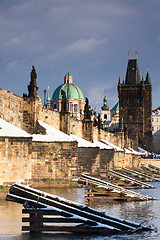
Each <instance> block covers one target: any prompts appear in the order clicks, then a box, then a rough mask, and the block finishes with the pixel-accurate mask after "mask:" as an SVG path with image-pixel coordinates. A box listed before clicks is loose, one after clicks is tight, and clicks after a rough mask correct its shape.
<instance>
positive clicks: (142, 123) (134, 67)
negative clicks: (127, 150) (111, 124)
mask: <svg viewBox="0 0 160 240" xmlns="http://www.w3.org/2000/svg"><path fill="white" fill-rule="evenodd" d="M118 97H119V126H120V130H121V131H124V133H125V138H126V145H128V144H129V145H130V147H133V148H135V149H136V148H137V147H138V145H139V146H141V147H142V148H145V149H147V150H149V151H151V150H152V85H151V80H150V76H149V72H148V71H147V75H146V79H145V81H144V79H143V77H142V80H141V79H140V74H139V69H138V62H137V59H129V60H128V66H127V71H126V78H125V82H124V81H123V82H122V83H121V81H120V78H119V83H118Z"/></svg>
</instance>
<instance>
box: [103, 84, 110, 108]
mask: <svg viewBox="0 0 160 240" xmlns="http://www.w3.org/2000/svg"><path fill="white" fill-rule="evenodd" d="M101 109H102V110H109V107H108V106H107V97H106V88H105V94H104V98H103V106H102V107H101Z"/></svg>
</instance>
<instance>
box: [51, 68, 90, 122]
mask: <svg viewBox="0 0 160 240" xmlns="http://www.w3.org/2000/svg"><path fill="white" fill-rule="evenodd" d="M64 95H65V96H64ZM62 98H66V102H67V104H66V106H67V107H66V111H67V112H68V113H70V114H71V115H72V116H73V117H76V118H78V119H80V117H81V115H82V114H83V111H84V105H85V100H84V96H83V93H82V91H81V89H80V88H79V87H77V86H76V85H75V84H73V78H72V76H71V75H70V73H69V72H68V74H67V75H65V77H64V83H63V84H61V85H60V86H58V87H57V88H56V90H55V91H54V93H53V96H52V99H51V107H52V109H54V110H57V111H58V112H61V111H62Z"/></svg>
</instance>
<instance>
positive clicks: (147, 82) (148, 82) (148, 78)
mask: <svg viewBox="0 0 160 240" xmlns="http://www.w3.org/2000/svg"><path fill="white" fill-rule="evenodd" d="M146 84H151V79H150V76H149V67H148V66H147V75H146Z"/></svg>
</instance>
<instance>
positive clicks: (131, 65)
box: [125, 59, 141, 85]
mask: <svg viewBox="0 0 160 240" xmlns="http://www.w3.org/2000/svg"><path fill="white" fill-rule="evenodd" d="M140 83H141V80H140V74H139V69H138V62H137V59H129V60H128V66H127V72H126V79H125V84H126V85H136V84H140Z"/></svg>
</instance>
